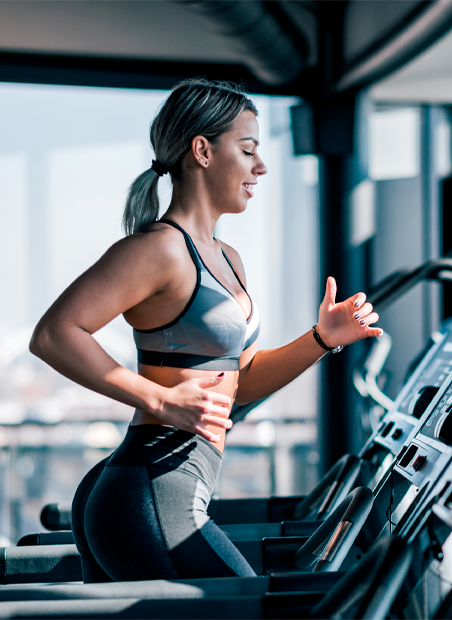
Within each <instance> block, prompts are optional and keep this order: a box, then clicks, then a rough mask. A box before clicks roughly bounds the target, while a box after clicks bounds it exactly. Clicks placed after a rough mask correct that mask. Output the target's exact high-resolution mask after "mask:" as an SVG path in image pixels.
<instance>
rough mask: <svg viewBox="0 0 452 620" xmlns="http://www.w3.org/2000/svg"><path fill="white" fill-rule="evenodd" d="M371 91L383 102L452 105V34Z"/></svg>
mask: <svg viewBox="0 0 452 620" xmlns="http://www.w3.org/2000/svg"><path fill="white" fill-rule="evenodd" d="M370 92H371V96H372V98H373V99H375V100H376V101H382V102H393V101H397V102H421V103H444V104H452V33H449V34H446V35H445V36H443V37H442V38H441V39H440V40H439V41H438V42H437V43H435V44H434V45H433V46H432V47H430V48H429V49H428V50H427V51H425V52H424V53H423V54H421V55H420V56H418V57H417V58H416V59H415V60H412V61H411V62H410V63H408V64H407V65H405V66H404V67H402V68H401V69H399V70H398V71H396V72H395V73H393V74H392V75H390V76H389V77H387V78H386V79H384V80H382V81H380V82H378V83H377V84H375V85H374V86H373V87H372V88H371V91H370Z"/></svg>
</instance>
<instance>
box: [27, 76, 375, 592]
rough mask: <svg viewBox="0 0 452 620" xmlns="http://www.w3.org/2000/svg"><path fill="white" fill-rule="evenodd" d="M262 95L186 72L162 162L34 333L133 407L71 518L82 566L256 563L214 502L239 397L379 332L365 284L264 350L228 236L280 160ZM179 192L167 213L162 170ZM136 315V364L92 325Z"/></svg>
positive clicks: (217, 570)
mask: <svg viewBox="0 0 452 620" xmlns="http://www.w3.org/2000/svg"><path fill="white" fill-rule="evenodd" d="M256 117H257V110H256V108H255V106H254V104H253V103H252V102H251V100H250V99H249V98H248V97H247V96H246V95H245V94H244V93H243V92H241V91H240V90H238V89H236V88H235V87H234V86H231V85H228V84H221V83H211V82H207V81H205V80H189V81H185V82H182V83H181V84H179V85H178V86H176V87H175V89H174V90H173V91H172V93H171V95H170V96H169V97H168V99H167V100H166V102H165V103H164V104H163V106H162V107H161V109H160V111H159V113H158V114H157V116H156V118H155V119H154V121H153V124H152V127H151V143H152V147H153V149H154V152H155V157H156V159H155V161H153V164H152V167H151V168H150V169H149V170H147V171H146V172H144V173H143V174H142V175H141V176H140V177H138V178H137V179H136V181H135V182H134V183H133V184H132V186H131V188H130V192H129V195H128V199H127V203H126V208H125V213H124V226H125V230H126V233H127V235H128V236H126V237H125V238H124V239H122V240H121V241H119V242H118V243H116V244H115V245H113V246H112V247H111V248H110V249H109V250H108V251H107V252H106V254H105V255H104V256H103V257H102V258H101V259H100V260H99V261H98V262H97V263H96V264H95V265H93V266H92V267H91V268H90V269H88V271H87V272H86V273H84V274H83V275H82V276H80V277H79V278H78V279H77V280H76V281H75V282H74V283H73V284H72V285H71V286H70V287H69V288H68V289H67V290H66V291H65V292H64V293H63V294H62V295H61V297H60V298H59V299H58V300H57V301H56V302H55V303H54V304H53V306H52V307H51V308H50V309H49V310H48V311H47V313H46V314H45V315H44V317H43V318H42V319H41V321H40V322H39V323H38V325H37V327H36V330H35V332H34V335H33V338H32V341H31V345H30V349H31V351H32V352H33V353H35V354H36V355H38V356H39V357H41V358H42V359H43V360H45V361H46V362H47V363H49V364H50V365H51V366H53V368H55V369H56V370H58V371H59V372H61V373H62V374H64V375H66V376H67V377H69V378H70V379H72V380H74V381H76V382H77V383H79V384H81V385H83V386H85V387H87V388H90V389H92V390H95V391H96V392H99V393H101V394H105V395H106V396H109V397H111V398H114V399H116V400H118V401H121V402H123V403H126V404H128V405H131V406H132V407H134V408H135V414H134V416H133V419H132V422H131V425H130V426H129V430H128V432H127V435H126V437H125V439H124V441H123V442H122V443H121V445H120V446H119V447H118V449H117V450H116V451H115V452H114V453H113V455H112V456H111V457H110V458H108V459H105V460H104V461H102V462H101V463H99V464H98V465H97V466H96V467H95V468H94V469H93V470H91V472H89V473H88V474H87V476H86V477H85V478H84V480H83V481H82V483H81V484H80V486H79V488H78V490H77V493H76V496H75V498H74V503H73V530H74V536H75V540H76V543H77V546H78V549H79V551H80V554H81V557H82V565H83V574H84V580H85V582H94V581H108V580H115V581H116V580H130V579H155V578H173V577H174V578H177V577H203V576H230V575H253V574H254V573H253V571H252V569H251V567H250V566H249V565H248V563H247V562H246V560H245V559H244V558H243V556H241V554H240V553H239V552H238V550H237V549H236V548H235V547H234V546H233V545H232V544H231V542H230V541H229V540H228V539H227V537H226V536H225V535H224V534H223V533H222V532H221V531H220V530H219V529H218V528H217V526H215V524H214V523H213V522H212V521H210V520H209V518H208V517H207V514H206V509H207V505H208V503H209V500H210V496H211V493H212V489H213V486H214V483H215V480H216V477H217V475H218V472H219V469H220V465H221V459H222V452H223V449H224V439H225V433H226V430H227V429H228V428H230V427H231V425H232V423H231V421H230V420H228V416H229V413H230V410H231V406H232V403H233V402H234V401H237V402H238V403H241V404H244V403H247V402H251V401H254V400H258V399H260V398H263V397H265V396H267V395H269V394H272V393H273V392H275V391H276V390H278V389H280V388H281V387H283V386H284V385H286V384H288V383H289V382H290V381H292V380H293V379H295V377H297V376H298V375H300V374H301V373H302V372H303V371H305V370H306V369H307V368H309V367H310V366H311V365H312V364H314V363H315V362H316V361H317V360H319V359H320V358H321V357H322V356H323V355H324V354H325V352H326V350H331V349H335V348H337V347H341V346H342V345H346V344H350V343H352V342H355V341H356V340H359V339H361V338H366V337H368V336H378V335H380V334H381V333H382V332H381V330H379V329H378V328H373V327H370V325H372V324H373V323H375V322H376V321H377V319H378V316H377V314H375V313H374V312H373V311H372V306H371V305H370V304H369V303H366V302H365V295H364V294H363V293H358V294H357V295H355V296H354V297H351V298H350V299H347V300H346V301H344V302H342V303H338V304H336V303H335V295H336V284H335V281H334V279H333V278H329V279H328V282H327V286H326V293H325V298H324V300H323V302H322V305H321V306H320V311H319V321H318V324H317V326H316V327H315V328H314V329H313V331H309V332H307V333H306V334H304V335H303V336H301V337H300V338H298V339H297V340H296V341H294V342H292V343H291V344H288V345H286V346H284V347H281V348H278V349H272V350H266V351H259V352H258V351H257V345H256V338H257V334H258V330H259V319H258V313H257V309H256V307H255V306H254V305H253V303H252V301H251V299H250V297H249V295H248V293H247V292H246V282H245V274H244V270H243V266H242V263H241V261H240V257H239V255H238V254H237V252H236V251H235V250H233V249H232V248H231V247H229V246H228V245H226V244H225V243H223V242H222V241H219V240H218V239H215V238H214V236H213V231H214V227H215V223H216V222H217V220H218V218H219V217H220V216H221V215H222V214H223V213H241V212H242V211H244V210H245V209H246V206H247V202H248V200H249V199H250V198H252V196H253V186H254V185H255V184H256V183H257V182H258V179H259V177H260V176H261V175H263V174H266V172H267V170H266V168H265V165H264V163H263V162H262V160H261V159H260V157H259V155H258V152H257V148H258V145H259V128H258V124H257V119H256ZM166 173H169V174H170V175H171V180H172V183H173V194H172V200H171V203H170V206H169V209H168V210H167V212H166V213H165V216H164V218H162V219H161V220H160V221H157V216H158V206H159V205H158V197H157V183H158V180H159V178H160V177H161V176H162V175H163V174H166ZM121 313H122V314H123V315H124V317H125V319H126V321H127V322H128V323H130V325H131V326H132V327H133V329H134V338H135V342H136V344H137V349H138V361H139V363H138V374H135V373H133V372H132V371H129V370H127V369H125V368H123V367H121V366H119V365H118V364H117V363H116V362H115V361H114V360H113V359H112V358H111V357H110V356H109V355H108V354H107V353H106V352H105V351H104V350H103V349H102V348H101V347H100V346H99V344H98V343H97V342H96V340H95V339H94V338H93V337H92V334H93V333H94V332H96V331H97V330H98V329H100V328H101V327H103V326H104V325H105V324H107V323H108V322H109V321H111V320H112V319H113V318H115V317H116V316H118V315H119V314H121Z"/></svg>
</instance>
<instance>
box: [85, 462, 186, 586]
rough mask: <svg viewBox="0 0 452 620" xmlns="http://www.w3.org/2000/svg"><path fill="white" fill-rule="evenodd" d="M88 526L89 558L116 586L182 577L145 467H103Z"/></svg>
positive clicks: (90, 503)
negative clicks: (170, 549)
mask: <svg viewBox="0 0 452 620" xmlns="http://www.w3.org/2000/svg"><path fill="white" fill-rule="evenodd" d="M84 524H85V532H86V539H87V543H88V545H89V549H90V551H91V553H92V554H93V556H94V558H95V560H96V561H97V562H98V564H99V565H100V566H101V567H102V569H103V570H104V571H105V572H106V573H107V574H108V575H109V577H110V578H111V579H113V580H114V581H131V580H143V579H177V578H178V577H179V574H178V572H177V571H176V569H175V568H174V566H173V563H172V560H171V557H170V555H169V553H168V549H167V546H166V543H165V539H164V537H163V535H162V531H161V527H160V520H159V516H158V511H157V507H156V502H155V497H154V493H153V488H152V484H151V481H150V479H149V475H148V471H147V468H146V467H145V466H142V465H130V466H128V465H121V466H114V467H110V466H109V467H105V469H104V471H103V472H102V474H101V475H100V476H99V479H98V480H97V482H96V484H95V486H94V487H93V489H92V491H91V494H90V496H89V498H88V500H87V502H86V509H85V517H84Z"/></svg>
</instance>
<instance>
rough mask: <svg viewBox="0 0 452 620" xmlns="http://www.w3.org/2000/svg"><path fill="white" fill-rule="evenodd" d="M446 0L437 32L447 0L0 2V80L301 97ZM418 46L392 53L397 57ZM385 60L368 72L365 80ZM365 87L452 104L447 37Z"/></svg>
mask: <svg viewBox="0 0 452 620" xmlns="http://www.w3.org/2000/svg"><path fill="white" fill-rule="evenodd" d="M444 6H449V7H450V9H451V10H450V11H449V15H448V20H449V21H447V20H443V21H444V23H445V24H446V25H445V26H444V27H443V31H444V30H447V28H448V26H447V24H452V0H436V1H435V0H434V1H432V2H423V1H421V0H365V1H364V0H335V1H333V0H331V1H328V0H321V1H319V0H317V1H316V0H270V1H267V2H263V1H261V0H235V1H234V2H232V1H223V0H210V1H206V2H201V1H195V0H83V1H81V0H0V81H13V82H14V81H19V82H21V81H22V82H41V83H57V84H84V85H98V86H126V87H138V88H169V87H170V86H172V85H173V84H174V83H175V82H176V81H177V80H179V79H181V78H184V77H187V76H194V75H204V76H206V77H207V78H219V79H231V80H234V81H245V82H246V83H247V84H248V88H249V90H251V91H254V92H262V93H266V92H267V93H281V94H293V95H301V96H303V97H306V98H309V97H310V95H311V94H312V93H313V92H314V91H315V90H316V89H319V88H323V87H324V82H325V75H327V74H328V71H329V69H328V68H327V65H325V64H323V65H322V63H325V62H326V63H328V62H329V63H331V64H332V66H333V65H334V64H335V62H336V57H337V56H340V55H341V54H342V56H343V60H342V61H341V62H342V65H341V66H339V73H340V72H341V71H342V73H343V74H344V75H346V74H347V72H349V77H350V75H352V78H353V72H354V71H355V73H356V66H357V65H358V69H359V65H360V63H363V61H366V60H368V58H369V57H372V54H375V52H378V50H379V49H380V48H382V47H383V48H384V46H385V45H386V44H387V43H388V42H389V43H391V40H392V39H393V38H396V37H397V34H398V33H399V32H400V31H402V30H403V29H404V28H406V27H409V26H410V25H411V24H412V23H413V22H415V21H416V19H417V18H418V17H419V16H421V17H422V14H423V13H425V12H426V11H427V9H429V8H431V7H433V8H435V7H440V8H441V7H444ZM383 8H384V10H382V9H383ZM446 21H447V23H446ZM325 24H327V26H328V27H329V28H330V31H328V32H330V34H331V32H332V33H333V35H334V33H335V31H336V35H335V36H336V39H338V40H339V39H340V41H341V43H340V45H341V46H342V47H341V48H340V51H341V54H338V48H337V43H336V47H335V46H334V44H332V45H331V49H330V52H329V58H325V53H322V50H321V49H320V48H321V45H322V41H323V44H324V42H325V32H326V33H327V35H328V32H327V31H326V30H325V28H323V30H322V27H323V26H324V25H325ZM437 30H438V28H437ZM443 31H441V32H440V34H443ZM322 32H323V35H322V34H321V33H322ZM435 32H436V31H435ZM337 35H338V36H337ZM322 37H323V38H322ZM333 38H334V36H333ZM431 40H432V37H431V36H430V39H429V40H427V39H426V40H425V42H423V43H422V45H423V46H424V47H425V46H426V45H428V44H429V43H431ZM319 42H320V43H319ZM418 47H419V46H418ZM419 51H420V50H419V49H418V48H415V47H413V48H412V49H411V51H410V52H409V53H408V52H407V53H405V56H404V55H403V50H402V53H400V50H399V57H398V59H397V62H396V65H397V66H400V65H402V64H403V63H406V61H407V59H408V60H409V59H410V58H412V57H413V56H415V55H416V54H418V52H419ZM326 56H328V54H327V55H326ZM336 64H337V63H336ZM289 65H291V66H289ZM393 69H394V67H393V66H390V65H388V64H386V65H382V67H381V68H379V69H378V70H377V71H375V69H374V70H373V73H372V75H371V77H369V76H368V77H367V78H366V79H367V83H370V82H372V81H375V79H377V78H378V77H380V76H381V75H383V74H387V73H389V72H390V71H393ZM335 71H336V74H338V67H337V66H336V68H335ZM350 72H351V73H350ZM358 72H359V71H358ZM330 73H331V74H332V73H334V71H330ZM369 75H370V74H369ZM342 77H343V76H342ZM346 77H347V76H346ZM366 79H364V80H363V78H362V76H361V78H360V80H361V82H359V85H363V84H364V85H365V84H366ZM339 82H340V80H339ZM350 84H352V85H353V79H351V80H350V79H349V80H348V82H347V85H346V87H347V88H348V87H349V86H350ZM356 84H358V82H356V81H355V87H356ZM371 92H372V95H373V97H374V98H375V99H377V100H380V101H401V100H407V101H430V102H452V34H446V35H445V36H443V38H442V39H441V40H440V41H439V42H438V43H436V44H434V45H433V47H431V48H430V49H428V50H427V51H426V52H424V53H423V54H422V55H421V56H419V57H417V58H416V59H415V60H414V61H411V62H409V64H405V65H404V66H403V68H402V69H399V70H398V71H397V72H396V73H392V74H391V75H390V77H387V78H385V79H384V80H381V81H380V82H379V83H377V84H376V85H374V86H373V87H372V90H371Z"/></svg>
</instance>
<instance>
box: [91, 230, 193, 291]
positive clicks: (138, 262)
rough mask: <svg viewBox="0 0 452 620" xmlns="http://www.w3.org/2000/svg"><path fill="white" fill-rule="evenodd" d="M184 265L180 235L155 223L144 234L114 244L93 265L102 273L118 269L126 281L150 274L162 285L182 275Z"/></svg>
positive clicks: (182, 239)
mask: <svg viewBox="0 0 452 620" xmlns="http://www.w3.org/2000/svg"><path fill="white" fill-rule="evenodd" d="M188 264H189V261H187V248H186V244H185V239H184V237H183V235H182V234H181V233H180V232H179V231H177V230H175V229H173V228H170V227H169V226H166V225H164V224H159V223H155V224H153V225H152V226H150V227H149V229H148V230H147V231H146V232H142V233H136V234H133V235H129V236H127V237H124V238H123V239H120V240H119V241H117V242H116V243H114V244H113V245H112V246H111V247H110V248H109V249H108V250H107V251H106V252H105V254H104V255H103V256H102V257H101V258H100V259H99V261H98V263H97V266H98V267H99V268H100V269H102V270H110V269H111V270H114V271H118V270H120V271H121V272H123V273H127V274H128V276H129V278H130V279H134V277H135V276H136V277H140V276H147V277H149V276H151V275H152V279H153V280H154V281H155V282H156V283H157V280H158V285H160V286H165V285H166V284H168V282H169V281H173V280H174V279H175V278H176V279H177V278H178V277H179V276H180V275H181V274H183V273H184V267H185V266H186V265H188Z"/></svg>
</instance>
